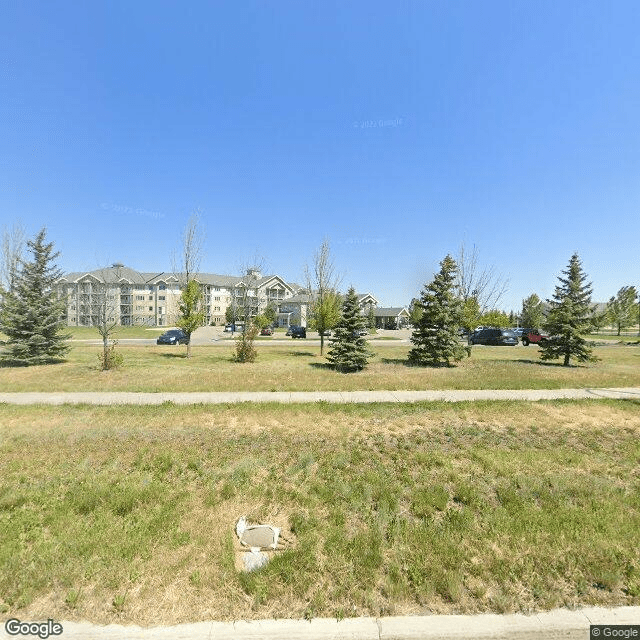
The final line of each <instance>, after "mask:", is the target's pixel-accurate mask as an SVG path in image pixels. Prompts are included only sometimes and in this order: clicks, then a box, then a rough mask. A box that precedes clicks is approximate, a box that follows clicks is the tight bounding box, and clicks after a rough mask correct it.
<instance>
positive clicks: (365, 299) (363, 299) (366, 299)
mask: <svg viewBox="0 0 640 640" xmlns="http://www.w3.org/2000/svg"><path fill="white" fill-rule="evenodd" d="M356 295H357V296H358V303H359V304H378V299H377V298H376V297H375V296H373V295H372V294H370V293H356Z"/></svg>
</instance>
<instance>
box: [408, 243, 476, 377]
mask: <svg viewBox="0 0 640 640" xmlns="http://www.w3.org/2000/svg"><path fill="white" fill-rule="evenodd" d="M456 272H457V266H456V263H455V260H453V258H452V257H451V256H449V255H448V256H447V257H446V258H445V259H444V260H443V261H442V262H441V263H440V271H439V272H438V273H437V274H436V275H435V277H434V279H433V281H432V282H430V283H429V284H428V285H425V287H424V288H423V290H422V293H421V295H420V301H419V303H418V304H419V306H420V308H421V309H422V315H421V316H420V320H419V322H418V324H417V325H416V326H415V328H414V330H413V333H412V334H411V342H413V344H414V347H413V349H411V351H409V362H410V363H411V364H415V365H420V366H434V367H441V366H446V367H449V366H451V361H455V362H457V361H459V360H462V358H463V357H464V356H465V355H468V354H469V351H468V349H467V348H465V347H464V346H463V345H462V344H460V340H459V337H458V330H459V328H460V327H461V326H462V324H463V309H462V301H461V300H460V299H459V298H458V297H457V296H456V293H455V281H456Z"/></svg>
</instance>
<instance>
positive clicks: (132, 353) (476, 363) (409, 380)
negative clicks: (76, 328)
mask: <svg viewBox="0 0 640 640" xmlns="http://www.w3.org/2000/svg"><path fill="white" fill-rule="evenodd" d="M100 349H101V347H100V346H88V345H80V344H76V345H75V346H74V347H73V349H72V350H71V352H70V354H69V358H68V361H67V362H64V363H61V364H56V365H43V366H35V367H25V368H11V367H0V388H1V389H2V390H4V391H146V392H159V391H343V390H344V391H350V390H375V389H381V390H384V389H389V390H403V389H407V390H419V389H558V388H563V387H565V388H566V387H569V388H572V387H576V388H585V387H626V386H640V366H639V365H640V349H638V348H637V347H621V346H610V347H596V349H595V353H596V354H597V355H598V357H600V359H601V360H600V362H598V363H596V364H589V365H585V366H578V367H562V366H559V364H557V363H542V362H540V360H539V356H538V349H537V348H536V347H534V346H531V347H526V348H525V347H474V348H473V351H472V356H471V358H469V359H466V360H463V361H462V362H461V363H460V364H459V365H458V366H457V367H452V368H436V369H434V368H429V367H426V368H423V367H410V366H407V362H406V356H407V351H408V349H409V347H408V346H406V345H404V346H400V345H397V346H396V345H381V346H376V347H375V351H376V356H375V357H374V358H373V360H372V361H371V364H370V365H369V366H368V367H367V368H366V369H365V370H364V371H361V372H358V373H356V374H348V375H347V374H338V373H336V372H335V371H334V370H333V369H331V368H330V366H329V365H328V363H327V360H326V358H325V357H322V356H320V355H319V348H318V346H317V345H308V344H304V343H297V342H296V343H295V344H292V345H291V346H286V347H285V346H276V345H269V344H267V343H264V342H263V343H259V344H258V360H257V362H255V363H251V364H237V363H234V362H232V360H231V356H232V353H233V343H230V344H229V345H226V344H225V345H223V346H202V347H200V346H194V347H193V349H192V351H193V357H192V358H191V359H186V358H185V353H186V347H175V346H166V347H163V346H156V345H147V346H128V345H119V346H118V348H117V350H118V352H119V353H121V354H122V355H123V356H124V366H123V367H122V368H120V369H118V370H115V371H110V372H107V373H103V372H100V371H98V370H97V368H96V364H97V361H98V360H97V354H98V353H99V351H100ZM327 349H328V347H327Z"/></svg>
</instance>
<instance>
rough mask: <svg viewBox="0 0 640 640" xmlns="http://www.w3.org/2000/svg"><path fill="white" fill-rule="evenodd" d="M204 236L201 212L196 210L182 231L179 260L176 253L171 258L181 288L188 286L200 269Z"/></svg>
mask: <svg viewBox="0 0 640 640" xmlns="http://www.w3.org/2000/svg"><path fill="white" fill-rule="evenodd" d="M204 237H205V235H204V229H203V227H202V224H201V221H200V212H199V211H196V212H194V213H192V214H191V216H190V217H189V220H188V221H187V224H186V226H185V228H184V231H183V232H182V247H181V251H180V258H179V260H177V259H176V256H175V253H174V255H173V256H172V258H171V262H172V267H173V273H174V275H175V276H176V278H178V282H179V284H180V288H184V287H186V286H187V284H188V282H189V281H190V280H192V279H193V277H194V276H195V275H196V274H197V273H198V271H200V263H201V262H202V247H203V244H204Z"/></svg>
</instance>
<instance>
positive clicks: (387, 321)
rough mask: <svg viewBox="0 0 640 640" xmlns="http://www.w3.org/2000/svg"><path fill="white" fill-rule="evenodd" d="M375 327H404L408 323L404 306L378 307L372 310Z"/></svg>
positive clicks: (407, 313) (407, 312) (407, 314)
mask: <svg viewBox="0 0 640 640" xmlns="http://www.w3.org/2000/svg"><path fill="white" fill-rule="evenodd" d="M373 314H374V316H375V318H376V328H377V329H404V328H405V327H406V326H407V325H408V324H409V311H408V310H407V309H406V308H405V307H378V308H376V309H374V310H373Z"/></svg>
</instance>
